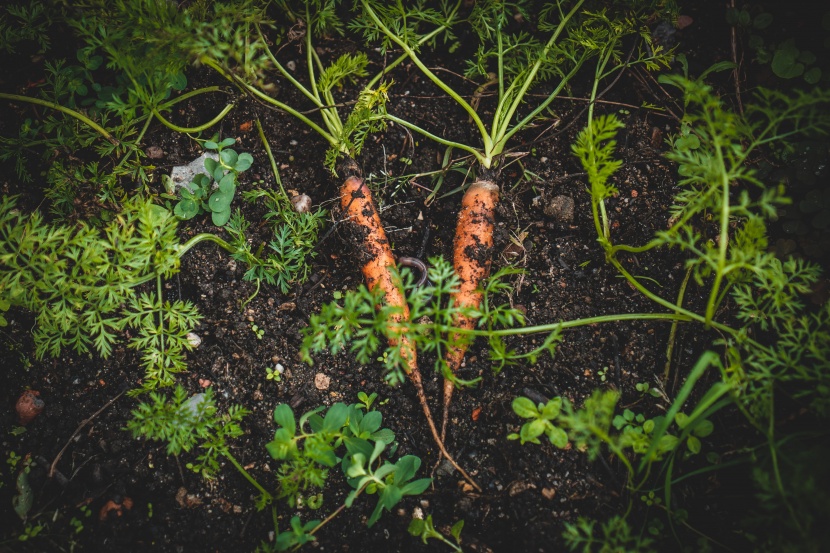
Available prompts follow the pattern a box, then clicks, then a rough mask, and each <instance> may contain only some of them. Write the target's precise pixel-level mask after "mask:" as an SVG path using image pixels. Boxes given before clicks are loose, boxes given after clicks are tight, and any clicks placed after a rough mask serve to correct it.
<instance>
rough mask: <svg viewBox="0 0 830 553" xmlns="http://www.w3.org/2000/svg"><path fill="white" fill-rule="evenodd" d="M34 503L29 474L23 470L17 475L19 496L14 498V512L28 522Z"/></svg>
mask: <svg viewBox="0 0 830 553" xmlns="http://www.w3.org/2000/svg"><path fill="white" fill-rule="evenodd" d="M34 501H35V494H34V493H33V492H32V487H31V486H30V485H29V474H28V473H27V472H26V471H25V470H21V471H20V474H18V475H17V495H15V496H14V497H13V498H12V507H13V508H14V512H15V513H17V516H19V517H20V518H22V519H23V520H26V516H27V515H28V514H29V510H30V509H31V508H32V505H33V504H34Z"/></svg>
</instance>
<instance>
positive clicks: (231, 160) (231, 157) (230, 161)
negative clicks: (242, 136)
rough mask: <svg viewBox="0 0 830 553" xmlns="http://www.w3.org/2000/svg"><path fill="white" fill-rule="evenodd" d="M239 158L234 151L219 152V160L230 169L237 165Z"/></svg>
mask: <svg viewBox="0 0 830 553" xmlns="http://www.w3.org/2000/svg"><path fill="white" fill-rule="evenodd" d="M238 157H239V155H238V154H237V153H236V152H235V151H234V150H222V151H221V152H219V159H221V160H222V163H224V164H225V165H229V166H230V167H233V166H234V165H236V160H237V158H238Z"/></svg>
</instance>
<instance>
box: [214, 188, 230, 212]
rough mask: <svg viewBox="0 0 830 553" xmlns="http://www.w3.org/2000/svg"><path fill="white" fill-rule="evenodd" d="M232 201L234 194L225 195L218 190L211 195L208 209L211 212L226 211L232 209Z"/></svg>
mask: <svg viewBox="0 0 830 553" xmlns="http://www.w3.org/2000/svg"><path fill="white" fill-rule="evenodd" d="M232 201H233V194H225V193H223V192H222V191H221V190H217V191H216V192H214V193H213V194H211V195H210V199H209V200H208V207H209V208H210V210H211V211H225V210H227V209H230V207H231V202H232Z"/></svg>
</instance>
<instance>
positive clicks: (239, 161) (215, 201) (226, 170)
mask: <svg viewBox="0 0 830 553" xmlns="http://www.w3.org/2000/svg"><path fill="white" fill-rule="evenodd" d="M217 140H218V137H216V136H214V137H213V139H211V140H206V141H205V142H204V147H205V149H206V150H214V151H215V152H216V154H217V155H218V160H215V159H213V158H210V157H208V158H206V159H205V169H206V170H207V172H208V174H207V175H206V174H204V173H200V174H198V175H196V176H195V177H194V178H193V181H192V182H191V183H190V184H188V185H187V186H183V187H182V188H181V189H180V191H179V194H180V195H181V200H179V202H178V203H177V204H176V207H175V209H174V210H173V213H175V214H176V216H177V217H179V218H180V219H192V218H193V217H195V216H196V215H199V214H200V213H210V216H211V220H212V221H213V224H214V225H216V226H217V227H221V226H224V225H225V224H226V223H227V222H228V220H230V218H231V202H232V201H233V197H234V194H235V193H236V188H237V185H238V183H239V180H238V179H239V173H241V172H242V171H245V170H247V169H248V168H249V167H250V166H251V164H252V163H253V162H254V158H253V156H251V154H249V153H242V154H237V153H236V150H234V149H232V148H229V146H232V145H233V144H235V143H236V140H235V139H233V138H226V139H224V140H222V141H221V142H217Z"/></svg>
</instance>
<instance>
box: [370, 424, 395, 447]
mask: <svg viewBox="0 0 830 553" xmlns="http://www.w3.org/2000/svg"><path fill="white" fill-rule="evenodd" d="M371 439H372V440H374V441H376V442H383V443H384V444H386V445H389V444H391V443H392V442H394V441H395V433H394V432H392V431H391V430H389V429H388V428H381V429H380V430H378V431H377V432H374V433H373V434H372V436H371Z"/></svg>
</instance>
